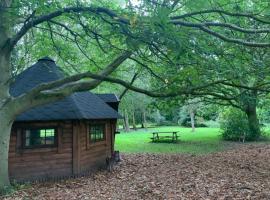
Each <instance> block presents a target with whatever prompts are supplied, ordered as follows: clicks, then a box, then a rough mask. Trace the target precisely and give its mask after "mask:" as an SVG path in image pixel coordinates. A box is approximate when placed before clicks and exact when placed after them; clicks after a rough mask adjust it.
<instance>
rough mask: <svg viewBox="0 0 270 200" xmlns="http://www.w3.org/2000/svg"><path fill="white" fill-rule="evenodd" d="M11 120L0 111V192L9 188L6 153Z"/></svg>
mask: <svg viewBox="0 0 270 200" xmlns="http://www.w3.org/2000/svg"><path fill="white" fill-rule="evenodd" d="M12 123H13V122H12V120H10V119H9V117H8V116H7V115H6V113H5V111H0V130H1V134H0V147H1V148H0V158H1V159H0V191H2V190H4V189H5V188H7V187H10V181H9V173H8V152H9V140H10V131H11V126H12Z"/></svg>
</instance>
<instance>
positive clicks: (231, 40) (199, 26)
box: [171, 21, 270, 47]
mask: <svg viewBox="0 0 270 200" xmlns="http://www.w3.org/2000/svg"><path fill="white" fill-rule="evenodd" d="M171 23H172V24H174V25H181V26H186V27H191V28H197V29H199V30H202V31H204V32H206V33H208V34H209V35H212V36H214V37H216V38H219V39H221V40H223V41H225V42H229V43H235V44H240V45H245V46H250V47H270V43H268V42H249V41H246V40H242V39H236V38H231V37H228V36H225V35H223V34H221V33H218V32H215V31H213V30H211V29H209V28H208V26H207V25H205V24H204V23H192V22H184V21H171ZM216 25H217V23H216ZM221 25H222V23H219V26H221ZM223 25H224V24H223ZM224 27H226V26H225V25H224ZM239 29H240V28H239ZM266 30H267V31H269V30H268V29H266ZM266 30H264V31H266ZM244 31H246V32H248V31H251V30H250V29H243V28H241V32H244ZM253 31H255V29H254V30H253ZM260 31H263V30H260Z"/></svg>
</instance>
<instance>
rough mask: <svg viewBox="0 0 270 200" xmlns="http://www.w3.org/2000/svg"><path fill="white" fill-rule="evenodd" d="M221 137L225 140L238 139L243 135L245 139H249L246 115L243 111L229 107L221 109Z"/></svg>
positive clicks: (250, 137)
mask: <svg viewBox="0 0 270 200" xmlns="http://www.w3.org/2000/svg"><path fill="white" fill-rule="evenodd" d="M220 128H221V130H222V137H223V139H225V140H232V141H239V139H240V138H241V137H243V136H244V135H245V140H251V139H252V134H250V131H249V127H248V120H247V116H246V115H245V113H244V112H242V111H240V110H238V109H235V108H229V109H226V110H225V111H223V113H222V116H221V121H220Z"/></svg>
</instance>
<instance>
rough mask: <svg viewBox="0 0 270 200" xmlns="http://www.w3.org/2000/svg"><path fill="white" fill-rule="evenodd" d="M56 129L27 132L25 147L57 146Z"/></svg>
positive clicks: (30, 130)
mask: <svg viewBox="0 0 270 200" xmlns="http://www.w3.org/2000/svg"><path fill="white" fill-rule="evenodd" d="M55 138H56V136H55V129H29V130H25V140H24V146H25V147H39V146H46V145H53V144H55Z"/></svg>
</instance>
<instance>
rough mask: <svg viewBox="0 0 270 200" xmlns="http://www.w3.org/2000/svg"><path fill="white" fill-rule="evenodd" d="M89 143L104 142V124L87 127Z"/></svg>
mask: <svg viewBox="0 0 270 200" xmlns="http://www.w3.org/2000/svg"><path fill="white" fill-rule="evenodd" d="M89 138H90V143H94V142H99V141H103V140H105V124H91V125H90V127H89Z"/></svg>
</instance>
